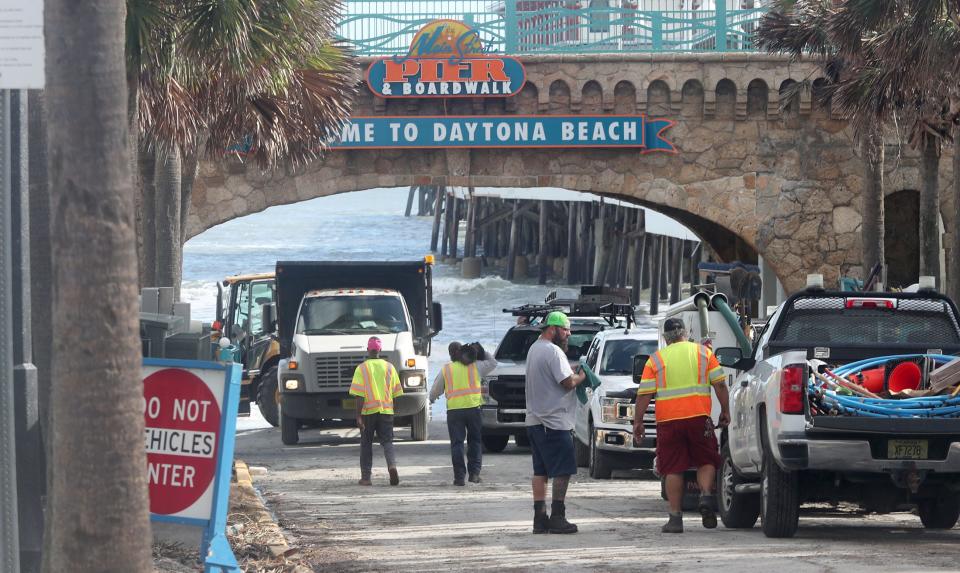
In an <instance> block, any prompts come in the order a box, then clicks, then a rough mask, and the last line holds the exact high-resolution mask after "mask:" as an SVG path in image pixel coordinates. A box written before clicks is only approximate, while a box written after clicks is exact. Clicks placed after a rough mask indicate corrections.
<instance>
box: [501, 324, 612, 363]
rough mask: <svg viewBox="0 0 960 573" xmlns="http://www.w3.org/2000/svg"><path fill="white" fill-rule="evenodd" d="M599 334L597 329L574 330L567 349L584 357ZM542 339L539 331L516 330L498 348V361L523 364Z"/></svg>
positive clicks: (568, 340)
mask: <svg viewBox="0 0 960 573" xmlns="http://www.w3.org/2000/svg"><path fill="white" fill-rule="evenodd" d="M597 332H599V331H598V330H597V329H593V328H591V329H577V328H576V327H574V329H573V330H572V331H571V333H570V338H568V339H567V348H570V349H573V348H579V349H580V354H581V355H584V354H586V352H587V349H588V348H590V343H591V342H592V341H593V337H594V336H596V335H597ZM537 338H540V331H539V330H521V329H515V330H511V331H509V332H507V334H506V335H504V337H503V340H501V341H500V346H498V347H497V354H496V358H497V360H510V361H513V362H523V361H524V360H526V359H527V351H528V350H530V347H531V346H533V343H534V342H536V341H537Z"/></svg>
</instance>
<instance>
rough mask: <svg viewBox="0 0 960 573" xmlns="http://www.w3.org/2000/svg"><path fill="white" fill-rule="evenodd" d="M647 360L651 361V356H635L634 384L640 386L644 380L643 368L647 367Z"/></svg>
mask: <svg viewBox="0 0 960 573" xmlns="http://www.w3.org/2000/svg"><path fill="white" fill-rule="evenodd" d="M647 360H650V355H649V354H635V355H634V356H633V383H634V384H639V383H640V379H641V378H643V367H644V366H646V365H647Z"/></svg>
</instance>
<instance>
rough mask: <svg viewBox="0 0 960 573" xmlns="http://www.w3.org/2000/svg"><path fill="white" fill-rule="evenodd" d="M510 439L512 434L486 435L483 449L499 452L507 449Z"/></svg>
mask: <svg viewBox="0 0 960 573" xmlns="http://www.w3.org/2000/svg"><path fill="white" fill-rule="evenodd" d="M509 441H510V436H484V437H483V449H484V450H486V451H488V452H491V453H494V454H499V453H500V452H502V451H503V450H505V449H507V442H509Z"/></svg>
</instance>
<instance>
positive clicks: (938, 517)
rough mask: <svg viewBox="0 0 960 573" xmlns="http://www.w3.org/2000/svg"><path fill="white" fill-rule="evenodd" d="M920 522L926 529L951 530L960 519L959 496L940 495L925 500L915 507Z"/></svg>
mask: <svg viewBox="0 0 960 573" xmlns="http://www.w3.org/2000/svg"><path fill="white" fill-rule="evenodd" d="M917 510H918V513H919V514H920V521H921V523H923V526H924V527H926V528H927V529H952V528H953V526H954V525H956V524H957V519H958V518H960V496H957V495H956V494H946V495H941V496H940V497H937V498H935V499H925V500H923V501H921V502H920V504H919V505H918V507H917Z"/></svg>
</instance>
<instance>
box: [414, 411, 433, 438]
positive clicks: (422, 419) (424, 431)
mask: <svg viewBox="0 0 960 573" xmlns="http://www.w3.org/2000/svg"><path fill="white" fill-rule="evenodd" d="M428 408H429V406H424V407H423V409H422V410H420V411H419V412H417V413H416V414H414V415H413V417H412V419H411V420H410V438H411V439H412V440H413V441H414V442H425V441H426V440H427V438H428V437H430V429H429V427H428V426H427V422H428V421H429V420H430V416H429V415H428V412H427V409H428Z"/></svg>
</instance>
